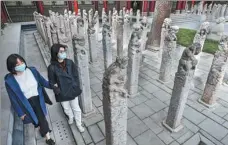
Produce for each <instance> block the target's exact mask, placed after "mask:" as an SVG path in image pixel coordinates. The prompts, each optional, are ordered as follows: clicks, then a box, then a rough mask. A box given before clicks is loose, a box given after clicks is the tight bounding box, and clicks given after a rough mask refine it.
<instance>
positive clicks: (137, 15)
mask: <svg viewBox="0 0 228 145" xmlns="http://www.w3.org/2000/svg"><path fill="white" fill-rule="evenodd" d="M136 23H137V24H139V23H140V10H137V12H136Z"/></svg>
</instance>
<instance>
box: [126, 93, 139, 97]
mask: <svg viewBox="0 0 228 145" xmlns="http://www.w3.org/2000/svg"><path fill="white" fill-rule="evenodd" d="M139 95H140V93H136V94H131V95H130V94H129V98H135V97H137V96H139Z"/></svg>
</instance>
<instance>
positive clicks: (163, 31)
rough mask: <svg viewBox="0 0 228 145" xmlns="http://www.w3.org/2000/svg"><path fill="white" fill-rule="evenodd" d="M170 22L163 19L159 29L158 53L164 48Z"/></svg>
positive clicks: (168, 19) (167, 19)
mask: <svg viewBox="0 0 228 145" xmlns="http://www.w3.org/2000/svg"><path fill="white" fill-rule="evenodd" d="M171 22H172V20H171V19H170V18H165V20H164V22H163V24H162V28H161V41H160V51H161V50H162V48H163V46H164V41H165V36H166V34H167V32H168V31H169V29H170V26H171Z"/></svg>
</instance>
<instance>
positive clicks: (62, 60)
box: [48, 44, 84, 132]
mask: <svg viewBox="0 0 228 145" xmlns="http://www.w3.org/2000/svg"><path fill="white" fill-rule="evenodd" d="M66 57H67V54H66V46H65V45H62V44H53V45H52V47H51V64H50V65H49V66H48V79H49V82H50V84H51V85H52V87H53V88H54V89H53V90H54V93H55V98H56V101H57V102H60V103H61V104H62V106H63V109H64V112H65V113H66V115H68V117H69V120H68V123H69V124H72V123H73V120H74V117H75V121H76V126H77V128H78V129H79V131H80V132H84V128H83V127H82V123H81V109H80V106H79V102H78V96H79V95H80V94H81V89H80V85H79V84H80V82H79V78H78V71H77V68H76V65H75V63H74V62H73V61H72V60H70V59H67V58H66Z"/></svg>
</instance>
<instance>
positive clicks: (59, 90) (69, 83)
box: [48, 59, 82, 102]
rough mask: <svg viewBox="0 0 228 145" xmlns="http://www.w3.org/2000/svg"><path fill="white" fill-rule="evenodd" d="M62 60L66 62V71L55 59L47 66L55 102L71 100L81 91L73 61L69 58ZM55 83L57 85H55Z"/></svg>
mask: <svg viewBox="0 0 228 145" xmlns="http://www.w3.org/2000/svg"><path fill="white" fill-rule="evenodd" d="M64 61H65V62H66V71H64V70H63V69H62V68H61V67H60V65H59V62H56V61H52V62H51V64H50V65H49V66H48V79H49V83H50V84H51V86H52V87H53V90H54V93H55V98H56V102H63V101H70V100H73V99H75V97H77V96H79V95H80V94H81V92H82V91H81V89H80V82H79V77H78V71H77V68H76V65H75V63H74V62H73V61H72V60H70V59H65V60H64ZM55 84H57V85H58V87H55V86H54V85H55Z"/></svg>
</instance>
